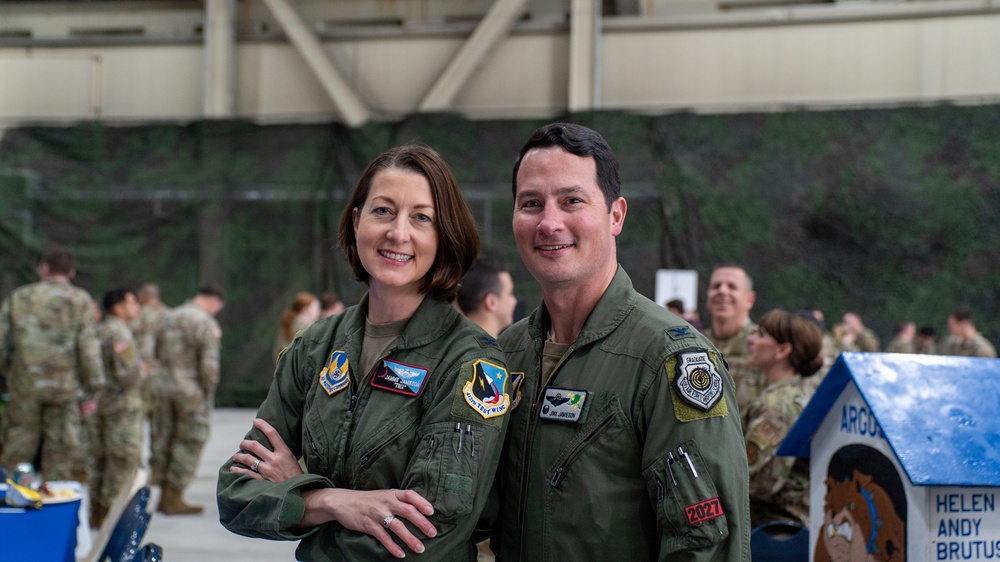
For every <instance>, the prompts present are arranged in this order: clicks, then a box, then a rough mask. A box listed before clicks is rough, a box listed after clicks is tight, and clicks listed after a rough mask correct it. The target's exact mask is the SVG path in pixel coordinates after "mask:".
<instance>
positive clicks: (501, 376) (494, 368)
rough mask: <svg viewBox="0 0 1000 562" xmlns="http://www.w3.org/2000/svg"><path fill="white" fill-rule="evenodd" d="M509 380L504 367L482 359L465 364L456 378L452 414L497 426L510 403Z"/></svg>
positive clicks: (499, 424) (508, 408) (499, 425)
mask: <svg viewBox="0 0 1000 562" xmlns="http://www.w3.org/2000/svg"><path fill="white" fill-rule="evenodd" d="M509 378H510V376H509V375H508V373H507V369H506V368H504V367H503V366H502V365H498V364H495V363H492V362H490V361H487V360H486V359H476V360H473V361H469V362H467V363H465V364H464V365H462V367H461V373H460V374H459V376H458V382H457V385H456V388H455V391H456V392H455V399H454V402H453V403H452V407H451V413H452V415H453V416H457V417H460V418H465V419H470V420H475V421H477V422H479V423H483V422H486V423H487V424H489V425H492V426H494V427H497V428H499V427H501V424H502V423H503V414H506V413H507V412H508V411H509V410H510V404H511V402H510V390H509V387H510V382H509Z"/></svg>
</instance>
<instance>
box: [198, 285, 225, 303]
mask: <svg viewBox="0 0 1000 562" xmlns="http://www.w3.org/2000/svg"><path fill="white" fill-rule="evenodd" d="M198 294H199V295H201V296H204V297H215V298H217V299H219V300H220V301H225V300H226V292H225V291H224V290H222V287H220V286H219V285H216V284H215V283H209V284H208V285H202V287H201V288H200V289H198Z"/></svg>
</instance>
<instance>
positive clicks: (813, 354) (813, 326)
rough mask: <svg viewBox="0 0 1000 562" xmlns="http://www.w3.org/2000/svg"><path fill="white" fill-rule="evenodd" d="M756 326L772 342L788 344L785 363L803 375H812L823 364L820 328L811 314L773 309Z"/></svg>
mask: <svg viewBox="0 0 1000 562" xmlns="http://www.w3.org/2000/svg"><path fill="white" fill-rule="evenodd" d="M757 325H758V326H760V327H761V329H762V330H764V331H765V332H767V333H768V334H769V335H770V336H771V337H772V338H774V340H775V341H776V342H778V343H788V344H791V346H792V353H791V354H789V356H788V362H789V363H791V365H792V368H793V369H795V371H796V372H798V373H799V374H800V375H802V376H803V377H808V376H811V375H813V374H815V373H816V371H818V370H819V368H820V367H822V366H823V358H822V357H820V356H819V353H820V350H821V349H822V347H823V330H821V329H820V327H819V325H818V324H817V323H816V320H815V319H814V318H813V317H812V316H806V315H804V314H796V313H792V312H788V311H787V310H782V309H780V308H776V309H774V310H771V311H769V312H767V313H765V314H764V316H761V317H760V320H759V321H758V322H757Z"/></svg>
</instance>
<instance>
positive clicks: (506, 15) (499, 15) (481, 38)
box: [419, 0, 527, 112]
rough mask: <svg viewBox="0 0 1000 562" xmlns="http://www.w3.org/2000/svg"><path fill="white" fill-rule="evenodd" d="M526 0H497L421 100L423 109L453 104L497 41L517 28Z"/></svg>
mask: <svg viewBox="0 0 1000 562" xmlns="http://www.w3.org/2000/svg"><path fill="white" fill-rule="evenodd" d="M525 4H527V0H496V2H494V3H493V5H492V6H490V9H489V11H487V12H486V15H485V16H483V19H482V20H480V22H479V25H477V26H476V29H475V30H474V31H473V32H472V35H470V36H469V38H468V39H467V40H466V41H465V43H463V44H462V47H461V48H460V49H459V50H458V53H457V54H456V55H455V56H454V57H453V58H452V59H451V61H450V62H449V63H448V66H447V68H445V70H444V72H443V73H442V74H441V76H439V77H438V79H437V81H436V82H434V85H433V86H431V89H430V90H429V91H428V92H427V95H425V96H424V99H423V100H421V102H420V106H419V109H420V111H424V112H432V111H446V110H448V109H450V108H451V106H452V103H453V102H454V100H455V96H457V95H458V92H459V90H461V89H462V86H464V85H465V83H466V82H467V81H468V79H469V77H470V76H472V73H473V72H474V71H475V70H476V68H477V67H478V66H479V65H480V64H482V62H483V60H484V59H485V58H486V56H487V54H488V53H489V52H491V51H492V50H493V49H494V47H496V45H497V43H499V42H500V40H501V39H503V38H504V37H506V36H507V35H508V34H509V33H510V30H511V29H513V28H514V24H516V23H517V20H518V18H520V17H521V14H522V13H523V12H524V5H525Z"/></svg>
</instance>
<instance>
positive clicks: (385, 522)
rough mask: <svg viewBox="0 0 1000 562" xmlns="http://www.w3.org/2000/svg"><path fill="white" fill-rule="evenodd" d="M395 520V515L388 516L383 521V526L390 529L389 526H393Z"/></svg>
mask: <svg viewBox="0 0 1000 562" xmlns="http://www.w3.org/2000/svg"><path fill="white" fill-rule="evenodd" d="M395 518H396V516H395V515H386V517H385V519H383V520H382V526H383V527H385V528H386V529H388V528H389V525H392V520H393V519H395Z"/></svg>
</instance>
